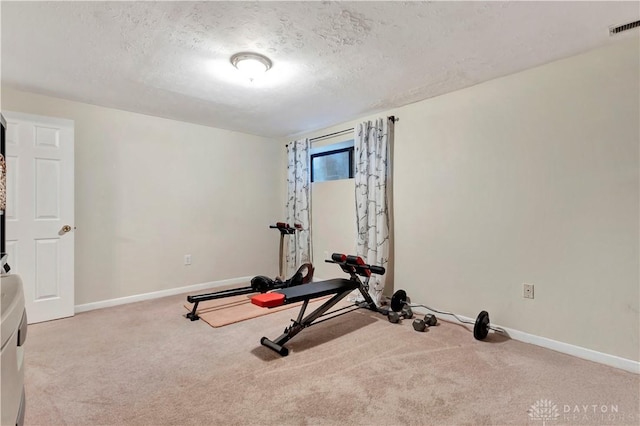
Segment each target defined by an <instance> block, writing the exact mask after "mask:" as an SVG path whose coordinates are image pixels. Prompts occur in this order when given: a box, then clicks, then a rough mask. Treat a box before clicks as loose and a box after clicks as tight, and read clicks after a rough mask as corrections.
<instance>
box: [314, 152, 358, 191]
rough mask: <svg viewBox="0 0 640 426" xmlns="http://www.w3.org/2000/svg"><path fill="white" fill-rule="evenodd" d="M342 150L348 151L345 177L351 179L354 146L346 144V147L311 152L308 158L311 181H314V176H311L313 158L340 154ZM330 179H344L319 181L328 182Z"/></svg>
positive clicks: (352, 176)
mask: <svg viewBox="0 0 640 426" xmlns="http://www.w3.org/2000/svg"><path fill="white" fill-rule="evenodd" d="M342 152H348V153H349V177H348V178H347V179H353V178H354V172H355V170H354V164H353V161H354V159H353V157H354V155H355V149H354V146H353V145H351V146H347V147H346V148H337V149H332V150H329V151H320V152H316V153H313V154H311V159H310V168H311V182H312V183H313V182H315V180H314V176H313V169H314V167H313V160H314V159H316V158H318V157H326V156H329V155H333V154H340V153H342ZM332 180H344V179H329V180H322V181H320V182H330V181H332Z"/></svg>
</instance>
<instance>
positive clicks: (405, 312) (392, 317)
mask: <svg viewBox="0 0 640 426" xmlns="http://www.w3.org/2000/svg"><path fill="white" fill-rule="evenodd" d="M400 318H404V319H411V318H413V310H412V309H411V307H410V306H405V307H404V308H402V310H401V311H400V312H396V311H393V310H392V311H389V313H388V314H387V319H388V320H389V322H392V323H394V324H396V323H397V322H399V321H400Z"/></svg>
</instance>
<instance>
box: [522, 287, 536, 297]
mask: <svg viewBox="0 0 640 426" xmlns="http://www.w3.org/2000/svg"><path fill="white" fill-rule="evenodd" d="M522 291H523V293H522V297H524V298H525V299H533V284H522Z"/></svg>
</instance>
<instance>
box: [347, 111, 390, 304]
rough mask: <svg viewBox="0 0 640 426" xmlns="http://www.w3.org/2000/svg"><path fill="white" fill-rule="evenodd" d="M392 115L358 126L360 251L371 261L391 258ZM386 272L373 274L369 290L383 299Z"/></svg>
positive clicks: (384, 262) (379, 263) (379, 262)
mask: <svg viewBox="0 0 640 426" xmlns="http://www.w3.org/2000/svg"><path fill="white" fill-rule="evenodd" d="M393 123H394V121H393V118H389V119H382V118H379V119H377V120H375V121H373V122H372V121H367V122H364V123H361V124H359V125H358V126H357V128H356V130H355V141H354V145H355V155H356V165H355V166H356V167H355V184H356V210H357V227H358V245H357V254H358V256H361V257H362V258H363V259H364V260H365V262H367V263H368V264H371V265H377V266H384V267H385V268H387V265H388V262H389V209H388V194H387V179H388V174H389V164H388V162H389V145H390V138H392V137H393ZM384 285H385V276H384V275H371V279H370V280H369V294H370V295H371V297H372V298H373V300H374V301H375V302H376V303H379V302H380V299H381V296H382V291H383V290H384Z"/></svg>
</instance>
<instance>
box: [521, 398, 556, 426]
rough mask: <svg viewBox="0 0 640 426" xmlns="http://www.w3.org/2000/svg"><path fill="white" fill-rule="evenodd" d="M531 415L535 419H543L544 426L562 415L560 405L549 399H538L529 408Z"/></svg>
mask: <svg viewBox="0 0 640 426" xmlns="http://www.w3.org/2000/svg"><path fill="white" fill-rule="evenodd" d="M527 412H528V413H529V417H531V419H533V420H541V421H542V426H545V425H546V424H547V422H548V421H550V420H557V419H558V417H560V411H558V406H557V405H556V404H554V403H553V401H551V400H549V399H540V400H538V401H536V403H535V404H533V405H532V406H531V407H529V409H528V410H527Z"/></svg>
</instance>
